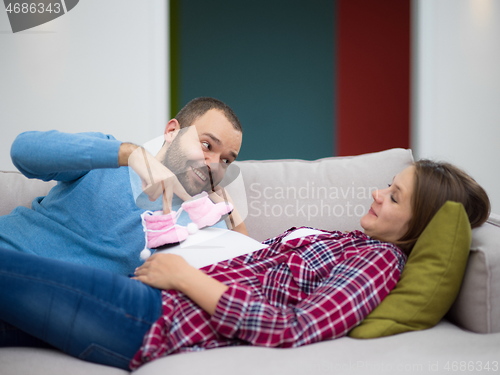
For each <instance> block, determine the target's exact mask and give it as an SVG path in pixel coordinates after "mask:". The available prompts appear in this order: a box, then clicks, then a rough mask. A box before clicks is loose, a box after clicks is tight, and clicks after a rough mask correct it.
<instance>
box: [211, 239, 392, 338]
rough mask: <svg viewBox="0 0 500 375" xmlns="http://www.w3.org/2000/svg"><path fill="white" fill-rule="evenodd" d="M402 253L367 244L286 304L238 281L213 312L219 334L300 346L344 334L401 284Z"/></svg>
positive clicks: (232, 285)
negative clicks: (302, 295)
mask: <svg viewBox="0 0 500 375" xmlns="http://www.w3.org/2000/svg"><path fill="white" fill-rule="evenodd" d="M399 262H400V258H398V257H397V256H396V254H395V252H394V251H393V250H391V249H390V248H384V247H382V248H373V247H370V246H369V247H367V248H366V249H364V250H361V251H359V252H358V253H357V254H356V255H353V256H351V257H349V258H347V259H345V260H343V261H342V262H340V263H338V264H337V265H336V266H335V267H334V268H333V270H332V272H331V273H330V276H329V277H327V278H326V279H325V280H323V282H321V283H320V284H319V285H318V286H317V287H316V288H315V289H314V290H313V291H312V293H310V294H309V295H308V296H307V297H306V298H305V299H303V300H301V301H300V302H298V303H297V304H296V305H293V306H286V307H283V308H279V307H276V306H275V305H273V304H271V303H270V302H269V301H268V300H266V299H265V298H262V295H259V296H258V295H256V294H254V293H253V292H252V289H251V288H248V287H247V286H244V285H241V284H238V283H235V284H231V285H230V287H229V289H228V290H227V291H226V292H225V293H224V294H223V296H222V297H221V299H220V300H219V303H218V305H217V308H216V312H215V314H214V315H213V316H212V318H211V325H212V327H213V328H214V329H216V330H217V332H219V334H221V335H223V336H225V337H227V338H230V339H231V338H232V339H239V340H243V341H246V342H248V343H250V344H252V345H258V346H267V347H296V346H302V345H306V344H310V343H314V342H318V341H322V340H327V339H332V338H336V337H341V336H344V335H345V334H347V332H348V331H349V330H350V329H352V328H353V327H354V326H356V325H357V324H358V323H360V322H361V321H362V320H363V319H364V318H365V317H366V316H367V315H368V313H369V312H370V311H371V310H373V309H374V308H375V307H376V306H377V305H378V304H379V303H380V302H381V301H382V299H383V298H384V297H385V296H386V295H387V294H388V293H389V291H390V290H391V289H392V288H394V286H395V285H396V283H397V281H398V279H399V276H400V267H398V263H399Z"/></svg>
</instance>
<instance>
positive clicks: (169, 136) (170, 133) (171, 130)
mask: <svg viewBox="0 0 500 375" xmlns="http://www.w3.org/2000/svg"><path fill="white" fill-rule="evenodd" d="M180 128H181V126H180V124H179V121H177V120H176V119H175V118H173V119H172V120H170V121H169V122H168V123H167V126H165V132H164V134H163V136H164V138H165V142H167V143H168V144H170V143H172V141H173V140H174V138H175V137H176V136H177V133H178V132H179V130H180Z"/></svg>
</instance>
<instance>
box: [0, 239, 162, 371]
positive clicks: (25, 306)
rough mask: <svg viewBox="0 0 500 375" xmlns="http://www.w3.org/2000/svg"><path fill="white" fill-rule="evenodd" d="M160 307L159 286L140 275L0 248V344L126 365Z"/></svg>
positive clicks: (113, 364)
mask: <svg viewBox="0 0 500 375" xmlns="http://www.w3.org/2000/svg"><path fill="white" fill-rule="evenodd" d="M68 251H71V249H68ZM161 309H162V308H161V297H160V291H159V290H158V289H154V288H151V287H149V286H147V285H145V284H142V283H141V282H139V281H136V280H131V279H129V278H127V277H124V276H120V275H116V274H113V273H110V272H105V271H101V270H97V269H94V268H90V267H86V266H81V265H77V264H71V263H67V262H62V261H58V260H54V259H47V258H42V257H39V256H36V255H31V254H25V253H18V252H14V251H10V250H4V249H0V346H2V347H5V346H51V347H55V348H58V349H60V350H61V351H63V352H65V353H67V354H69V355H72V356H74V357H77V358H80V359H83V360H86V361H90V362H95V363H100V364H104V365H109V366H114V367H118V368H122V369H128V364H129V362H130V360H131V359H132V357H133V356H134V354H135V353H136V352H137V351H138V350H139V348H140V346H141V345H142V340H143V337H144V335H145V333H146V332H147V331H148V330H149V328H150V327H151V325H152V324H153V323H154V322H155V321H156V320H157V319H158V318H159V316H160V315H161Z"/></svg>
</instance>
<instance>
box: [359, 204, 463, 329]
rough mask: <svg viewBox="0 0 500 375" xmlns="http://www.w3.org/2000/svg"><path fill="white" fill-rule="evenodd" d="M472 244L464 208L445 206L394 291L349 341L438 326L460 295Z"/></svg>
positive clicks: (420, 243) (460, 205)
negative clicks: (353, 338)
mask: <svg viewBox="0 0 500 375" xmlns="http://www.w3.org/2000/svg"><path fill="white" fill-rule="evenodd" d="M470 243H471V229H470V223H469V220H468V217H467V214H466V212H465V209H464V207H463V205H462V204H461V203H456V202H446V203H445V204H444V205H443V207H441V208H440V210H439V211H438V212H437V213H436V215H435V216H434V217H433V218H432V220H431V221H430V222H429V224H428V225H427V227H426V228H425V229H424V231H423V232H422V235H421V236H420V237H419V239H418V241H417V243H416V244H415V247H414V248H413V251H412V252H411V254H410V256H409V258H408V262H407V264H406V266H405V268H404V269H403V273H402V274H401V279H400V280H399V282H398V284H397V285H396V287H395V288H394V289H393V290H392V291H391V293H389V295H388V296H387V297H386V298H385V299H384V300H383V301H382V303H381V304H380V305H379V306H377V307H376V308H375V309H374V310H373V311H372V312H371V313H370V314H369V315H368V316H367V317H366V319H365V320H364V321H363V322H362V323H361V324H360V325H359V326H357V327H355V328H354V329H353V330H351V332H350V333H349V336H351V337H355V338H373V337H380V336H389V335H394V334H397V333H402V332H407V331H416V330H422V329H426V328H430V327H433V326H434V325H436V324H437V323H438V322H439V321H440V320H441V319H442V318H443V317H444V315H445V314H446V313H447V312H448V310H449V309H450V307H451V305H452V304H453V301H454V300H455V298H456V296H457V294H458V292H459V289H460V284H461V282H462V278H463V275H464V272H465V267H466V265H467V259H468V255H469V249H470Z"/></svg>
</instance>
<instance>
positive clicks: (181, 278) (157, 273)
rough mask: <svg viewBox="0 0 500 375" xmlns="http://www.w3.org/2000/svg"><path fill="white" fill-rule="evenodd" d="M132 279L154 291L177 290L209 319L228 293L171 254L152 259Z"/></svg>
mask: <svg viewBox="0 0 500 375" xmlns="http://www.w3.org/2000/svg"><path fill="white" fill-rule="evenodd" d="M134 279H136V280H139V281H142V282H143V283H144V284H147V285H150V286H152V287H154V288H158V289H174V290H178V291H180V292H182V293H184V294H185V295H186V296H188V297H189V298H190V299H192V300H193V301H194V302H195V303H196V304H197V305H198V306H200V307H201V308H202V309H203V310H205V311H206V312H207V313H209V314H210V315H212V314H213V313H214V312H215V309H216V307H217V303H218V302H219V299H220V297H221V296H222V294H224V292H225V291H226V290H227V289H228V287H227V286H226V285H224V284H222V283H221V282H219V281H217V280H215V279H213V278H211V277H210V276H207V275H206V274H205V273H203V272H202V271H200V270H198V269H197V268H194V267H192V266H191V265H189V264H188V263H187V262H186V261H185V260H184V258H182V257H181V256H179V255H174V254H154V255H152V256H151V257H150V258H148V260H146V262H145V263H144V264H143V265H142V266H141V267H138V268H137V269H136V271H135V277H134Z"/></svg>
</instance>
